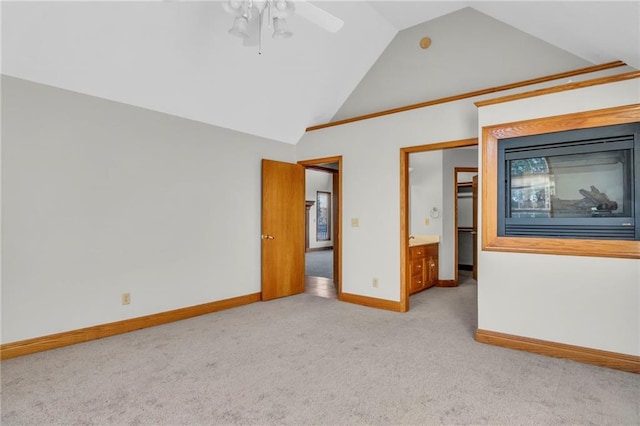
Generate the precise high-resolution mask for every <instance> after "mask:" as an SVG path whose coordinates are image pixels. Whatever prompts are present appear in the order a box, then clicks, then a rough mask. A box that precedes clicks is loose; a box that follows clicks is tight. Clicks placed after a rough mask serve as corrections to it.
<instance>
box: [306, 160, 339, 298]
mask: <svg viewBox="0 0 640 426" xmlns="http://www.w3.org/2000/svg"><path fill="white" fill-rule="evenodd" d="M327 163H338V169H337V170H334V169H330V168H327V167H323V166H322V165H323V164H327ZM298 164H300V165H301V166H303V167H304V168H305V169H313V170H321V171H324V172H328V173H332V174H333V189H332V190H333V194H332V197H331V198H332V200H331V201H332V209H333V216H334V217H333V227H332V230H331V232H332V238H333V282H334V283H335V285H336V292H337V295H338V300H342V156H341V155H340V156H335V157H324V158H316V159H312V160H302V161H298ZM300 250H302V251H305V250H306V247H301V248H300Z"/></svg>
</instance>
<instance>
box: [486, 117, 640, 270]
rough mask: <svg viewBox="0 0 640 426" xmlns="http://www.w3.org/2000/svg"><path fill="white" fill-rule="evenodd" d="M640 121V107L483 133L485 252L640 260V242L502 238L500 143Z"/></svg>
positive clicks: (530, 122)
mask: <svg viewBox="0 0 640 426" xmlns="http://www.w3.org/2000/svg"><path fill="white" fill-rule="evenodd" d="M637 121H640V104H634V105H626V106H621V107H614V108H605V109H601V110H595V111H586V112H579V113H572V114H565V115H559V116H555V117H543V118H537V119H533V120H526V121H521V122H516V123H506V124H498V125H494V126H486V127H483V129H482V200H483V201H482V250H486V251H503V252H518V253H540V254H555V255H568V256H592V257H615V258H628V259H640V241H623V240H588V239H570V238H531V237H503V236H498V142H499V140H500V139H503V138H510V137H516V136H528V135H537V134H542V133H552V132H561V131H565V130H574V129H586V128H592V127H600V126H608V125H614V124H624V123H633V122H637Z"/></svg>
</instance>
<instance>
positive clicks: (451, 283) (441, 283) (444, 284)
mask: <svg viewBox="0 0 640 426" xmlns="http://www.w3.org/2000/svg"><path fill="white" fill-rule="evenodd" d="M436 286H437V287H458V283H456V281H455V280H438V283H437V284H436Z"/></svg>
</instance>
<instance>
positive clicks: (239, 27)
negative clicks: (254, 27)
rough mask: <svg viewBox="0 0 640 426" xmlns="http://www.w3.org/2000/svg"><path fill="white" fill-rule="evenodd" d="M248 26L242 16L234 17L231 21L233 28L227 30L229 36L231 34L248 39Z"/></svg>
mask: <svg viewBox="0 0 640 426" xmlns="http://www.w3.org/2000/svg"><path fill="white" fill-rule="evenodd" d="M248 26H249V21H248V20H247V18H245V17H244V16H236V19H235V20H234V21H233V26H232V27H231V29H230V30H229V34H232V35H234V36H236V37H240V38H247V37H249V32H248V31H247V28H248Z"/></svg>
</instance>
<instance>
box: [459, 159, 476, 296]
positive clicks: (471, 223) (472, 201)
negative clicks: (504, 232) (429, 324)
mask: <svg viewBox="0 0 640 426" xmlns="http://www.w3.org/2000/svg"><path fill="white" fill-rule="evenodd" d="M477 178H478V168H477V167H456V168H455V169H454V185H455V189H456V196H455V197H454V203H455V204H454V205H455V207H454V212H455V220H454V223H455V231H454V234H453V235H454V238H455V257H454V259H455V267H456V275H455V282H456V285H458V284H459V283H460V279H461V277H463V278H467V277H469V276H471V277H472V279H474V280H475V279H476V271H477V262H478V261H477V254H478V253H477V249H478V239H477V235H478V209H477V199H478V185H477V183H476V182H477Z"/></svg>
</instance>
